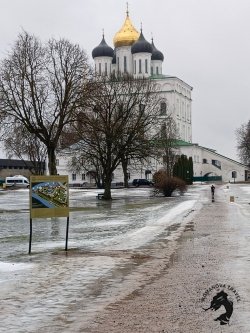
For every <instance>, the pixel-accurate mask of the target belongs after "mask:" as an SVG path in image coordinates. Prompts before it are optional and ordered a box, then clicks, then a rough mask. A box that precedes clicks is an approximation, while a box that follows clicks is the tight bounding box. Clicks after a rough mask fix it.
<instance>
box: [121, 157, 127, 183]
mask: <svg viewBox="0 0 250 333" xmlns="http://www.w3.org/2000/svg"><path fill="white" fill-rule="evenodd" d="M122 170H123V181H124V187H125V188H128V160H127V159H122Z"/></svg>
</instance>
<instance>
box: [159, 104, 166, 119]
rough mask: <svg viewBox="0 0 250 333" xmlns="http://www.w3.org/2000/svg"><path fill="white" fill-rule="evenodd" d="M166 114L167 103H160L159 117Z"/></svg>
mask: <svg viewBox="0 0 250 333" xmlns="http://www.w3.org/2000/svg"><path fill="white" fill-rule="evenodd" d="M166 114H167V103H166V102H161V104H160V115H161V116H164V115H166Z"/></svg>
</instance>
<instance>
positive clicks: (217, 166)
mask: <svg viewBox="0 0 250 333" xmlns="http://www.w3.org/2000/svg"><path fill="white" fill-rule="evenodd" d="M212 165H214V166H215V167H216V168H218V169H221V162H220V161H218V160H212Z"/></svg>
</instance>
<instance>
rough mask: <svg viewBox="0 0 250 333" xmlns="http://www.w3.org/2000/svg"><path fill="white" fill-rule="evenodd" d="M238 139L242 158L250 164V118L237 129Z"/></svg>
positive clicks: (245, 162)
mask: <svg viewBox="0 0 250 333" xmlns="http://www.w3.org/2000/svg"><path fill="white" fill-rule="evenodd" d="M236 139H237V149H238V156H239V158H240V160H241V161H242V163H244V164H246V165H249V166H250V120H249V121H248V122H247V123H246V124H243V125H241V126H240V127H239V128H238V129H237V130H236Z"/></svg>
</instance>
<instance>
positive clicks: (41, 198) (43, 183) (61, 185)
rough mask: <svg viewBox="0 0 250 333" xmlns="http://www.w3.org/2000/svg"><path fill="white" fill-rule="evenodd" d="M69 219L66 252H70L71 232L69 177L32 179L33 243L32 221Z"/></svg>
mask: <svg viewBox="0 0 250 333" xmlns="http://www.w3.org/2000/svg"><path fill="white" fill-rule="evenodd" d="M64 216H65V217H67V225H66V242H65V251H67V250H68V232H69V186H68V176H31V177H30V239H29V254H30V253H31V242H32V219H33V218H43V217H45V218H47V217H64Z"/></svg>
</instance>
